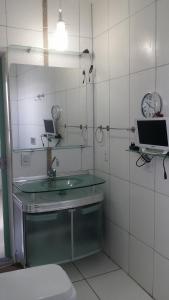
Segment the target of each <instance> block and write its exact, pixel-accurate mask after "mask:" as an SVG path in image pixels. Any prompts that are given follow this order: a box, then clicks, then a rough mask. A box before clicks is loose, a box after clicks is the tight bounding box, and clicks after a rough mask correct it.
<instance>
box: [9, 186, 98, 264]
mask: <svg viewBox="0 0 169 300" xmlns="http://www.w3.org/2000/svg"><path fill="white" fill-rule="evenodd" d="M35 196H36V198H37V199H33V197H32V199H29V197H30V195H28V194H26V193H25V194H24V193H15V194H14V195H13V198H14V220H15V222H14V231H15V257H16V261H17V262H20V263H22V264H23V265H24V266H37V265H42V264H50V263H66V262H70V261H74V260H77V259H79V258H83V257H86V256H89V255H91V254H94V253H97V252H99V251H100V250H101V249H102V239H103V230H102V228H103V226H102V222H103V192H102V191H101V189H100V188H98V187H95V188H93V187H92V188H85V189H82V190H80V189H79V190H78V189H77V190H74V191H69V192H67V193H66V194H63V195H62V194H58V195H56V193H54V194H53V197H55V202H54V200H53V201H52V194H50V197H51V199H50V201H49V199H48V205H47V206H45V200H44V194H42V195H39V196H38V195H35ZM46 196H47V195H46ZM38 197H39V198H38ZM59 197H60V198H59ZM40 198H43V200H42V199H41V200H40ZM57 199H59V201H57ZM68 199H69V200H68ZM25 203H26V204H25ZM37 203H38V204H37ZM54 203H55V205H54ZM59 203H60V205H59Z"/></svg>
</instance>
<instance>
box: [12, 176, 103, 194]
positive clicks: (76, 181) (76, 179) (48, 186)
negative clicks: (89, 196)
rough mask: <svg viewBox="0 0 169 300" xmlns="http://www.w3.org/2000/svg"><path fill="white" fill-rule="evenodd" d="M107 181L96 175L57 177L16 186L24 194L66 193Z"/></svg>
mask: <svg viewBox="0 0 169 300" xmlns="http://www.w3.org/2000/svg"><path fill="white" fill-rule="evenodd" d="M104 182H105V181H104V179H101V178H99V177H97V176H94V175H89V174H87V175H86V174H85V175H75V176H66V177H56V178H54V179H49V178H46V179H39V180H24V181H23V180H22V181H18V182H15V183H14V186H15V187H16V188H18V189H19V190H20V191H22V192H24V193H42V192H51V191H64V190H70V189H77V188H83V187H89V186H94V185H98V184H103V183H104Z"/></svg>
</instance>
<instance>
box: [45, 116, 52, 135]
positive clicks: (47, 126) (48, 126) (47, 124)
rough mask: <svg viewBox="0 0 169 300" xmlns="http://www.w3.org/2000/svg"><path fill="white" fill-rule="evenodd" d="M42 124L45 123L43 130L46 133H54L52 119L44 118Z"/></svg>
mask: <svg viewBox="0 0 169 300" xmlns="http://www.w3.org/2000/svg"><path fill="white" fill-rule="evenodd" d="M44 125H45V132H46V133H47V134H51V135H54V134H55V128H54V124H53V120H44Z"/></svg>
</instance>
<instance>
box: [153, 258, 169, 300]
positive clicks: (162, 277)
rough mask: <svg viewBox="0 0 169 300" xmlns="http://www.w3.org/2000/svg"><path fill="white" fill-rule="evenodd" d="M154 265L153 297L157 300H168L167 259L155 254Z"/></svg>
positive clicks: (168, 272)
mask: <svg viewBox="0 0 169 300" xmlns="http://www.w3.org/2000/svg"><path fill="white" fill-rule="evenodd" d="M154 266H155V270H154V274H155V278H154V291H153V292H154V293H153V294H154V297H155V299H159V300H168V278H169V261H168V260H166V259H165V258H163V257H162V256H160V255H159V254H155V264H154Z"/></svg>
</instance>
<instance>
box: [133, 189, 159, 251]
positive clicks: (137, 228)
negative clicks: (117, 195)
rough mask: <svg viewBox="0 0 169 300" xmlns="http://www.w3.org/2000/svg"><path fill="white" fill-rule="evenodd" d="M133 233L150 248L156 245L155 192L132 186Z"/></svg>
mask: <svg viewBox="0 0 169 300" xmlns="http://www.w3.org/2000/svg"><path fill="white" fill-rule="evenodd" d="M130 210H131V211H130V218H131V220H130V221H131V233H132V234H133V235H134V236H135V237H136V238H138V239H139V240H141V241H143V242H144V243H145V244H147V245H148V246H150V247H153V243H154V192H153V191H149V190H148V189H144V188H143V187H140V186H137V185H135V184H132V185H131V207H130Z"/></svg>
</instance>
